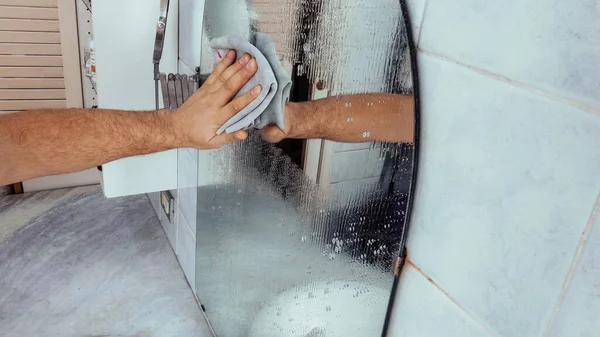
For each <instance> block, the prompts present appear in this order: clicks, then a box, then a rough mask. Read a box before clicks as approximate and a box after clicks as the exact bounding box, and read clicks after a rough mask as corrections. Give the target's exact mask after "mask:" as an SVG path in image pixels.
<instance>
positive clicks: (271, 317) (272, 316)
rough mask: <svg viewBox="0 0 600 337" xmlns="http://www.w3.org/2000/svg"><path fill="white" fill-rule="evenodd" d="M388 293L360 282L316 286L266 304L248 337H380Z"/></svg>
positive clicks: (304, 287) (301, 288)
mask: <svg viewBox="0 0 600 337" xmlns="http://www.w3.org/2000/svg"><path fill="white" fill-rule="evenodd" d="M389 296H390V291H389V290H385V289H382V288H380V287H377V286H372V285H369V284H365V283H360V282H344V281H328V282H316V283H310V284H308V285H303V286H298V287H295V288H293V289H290V290H287V291H285V292H283V293H281V294H279V295H278V296H276V297H275V298H273V299H272V300H271V301H269V302H268V303H266V304H265V306H264V307H263V309H262V310H261V311H260V312H259V313H258V315H257V316H256V318H255V320H254V323H253V324H252V327H251V328H250V333H249V334H248V337H365V336H379V335H380V334H381V330H382V328H383V320H384V317H385V313H386V310H387V303H388V299H389Z"/></svg>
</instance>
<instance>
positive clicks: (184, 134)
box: [0, 51, 261, 185]
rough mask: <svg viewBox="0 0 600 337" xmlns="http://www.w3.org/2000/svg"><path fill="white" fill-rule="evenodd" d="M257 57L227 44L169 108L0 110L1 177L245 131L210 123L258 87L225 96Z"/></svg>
mask: <svg viewBox="0 0 600 337" xmlns="http://www.w3.org/2000/svg"><path fill="white" fill-rule="evenodd" d="M256 70H257V65H256V60H253V59H252V58H251V57H250V55H244V57H242V58H241V59H240V61H238V62H235V52H233V51H230V52H229V53H228V54H227V56H226V57H225V58H224V59H223V61H221V63H219V64H218V65H217V67H216V68H215V70H214V72H213V73H212V75H211V76H210V77H209V78H208V80H207V81H206V83H205V84H204V85H203V86H202V88H200V89H199V90H198V92H197V93H196V94H194V95H193V96H192V97H190V98H189V99H188V100H187V101H186V102H185V104H183V106H182V107H181V108H179V109H177V110H175V111H170V110H159V111H120V110H105V109H57V110H37V111H26V112H18V113H13V114H7V115H0V185H5V184H11V183H14V182H18V181H23V180H26V179H31V178H35V177H40V176H47V175H53V174H61V173H70V172H75V171H79V170H83V169H87V168H90V167H96V166H98V165H103V164H105V163H108V162H110V161H113V160H116V159H120V158H123V157H128V156H136V155H142V154H148V153H154V152H159V151H165V150H170V149H174V148H179V147H195V148H197V149H213V148H217V147H220V146H223V145H225V144H227V143H230V142H233V141H235V140H239V139H244V138H246V137H247V134H246V132H245V131H238V132H235V133H233V134H230V135H227V134H222V135H218V136H217V130H218V129H219V128H220V127H221V126H222V125H223V124H224V123H225V122H226V121H227V120H229V119H230V118H231V117H232V116H234V115H235V114H236V113H238V112H239V111H240V110H242V109H243V108H244V107H246V105H248V104H249V103H250V102H252V101H253V100H254V99H255V98H256V96H257V95H258V94H259V93H260V90H261V88H260V87H257V88H254V89H253V90H251V91H250V92H249V93H247V94H246V95H244V96H241V97H238V98H236V99H234V100H233V101H231V102H230V100H231V99H232V98H233V97H234V96H235V95H236V94H237V92H238V91H239V90H240V88H242V86H244V84H246V83H247V82H248V80H249V79H250V78H251V77H252V76H253V75H254V74H255V73H256Z"/></svg>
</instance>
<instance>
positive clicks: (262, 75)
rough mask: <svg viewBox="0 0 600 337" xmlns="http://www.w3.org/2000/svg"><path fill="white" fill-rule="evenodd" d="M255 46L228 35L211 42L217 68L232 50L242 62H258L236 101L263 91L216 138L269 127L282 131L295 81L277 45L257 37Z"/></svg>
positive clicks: (266, 36) (255, 37)
mask: <svg viewBox="0 0 600 337" xmlns="http://www.w3.org/2000/svg"><path fill="white" fill-rule="evenodd" d="M252 40H253V41H252V42H251V41H248V39H246V38H245V37H243V36H241V35H227V36H223V37H220V38H217V39H214V40H212V41H211V42H210V44H209V46H210V47H211V48H212V49H213V52H214V55H215V65H216V64H217V63H218V62H220V61H221V59H223V57H225V54H226V53H227V51H228V50H230V49H233V50H235V51H236V53H237V58H238V59H239V58H240V57H242V56H243V55H244V54H245V53H248V54H250V55H252V56H253V57H254V58H255V59H256V63H257V65H258V70H257V71H256V74H255V75H254V76H253V77H252V78H251V79H250V81H248V83H246V84H245V85H244V86H243V87H242V89H240V91H239V92H238V94H237V95H236V96H235V97H239V96H242V95H244V94H246V93H247V92H248V91H250V90H252V88H254V87H255V86H257V85H259V84H260V85H261V87H262V91H261V93H260V94H259V95H258V97H256V99H254V101H252V103H250V104H249V105H248V106H247V107H246V108H244V109H243V110H242V111H240V112H238V113H237V114H236V115H235V116H233V117H232V118H231V119H230V120H228V121H227V122H226V123H225V124H224V125H223V126H222V127H221V128H220V129H219V130H218V131H217V134H221V133H223V131H225V132H227V133H232V132H235V131H238V130H242V129H249V128H252V127H254V128H256V129H262V128H264V127H265V126H267V125H270V124H275V125H277V126H278V127H279V128H280V129H282V130H283V127H284V125H283V114H284V112H285V103H286V102H287V101H288V99H289V97H290V90H291V88H292V79H291V77H290V75H289V74H288V73H287V71H286V70H285V69H284V68H283V65H282V64H281V62H280V61H279V57H278V56H277V51H276V50H275V42H274V41H273V39H271V37H270V36H269V35H266V34H262V33H256V34H254V36H252Z"/></svg>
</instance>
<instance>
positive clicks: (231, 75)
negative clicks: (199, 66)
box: [175, 50, 262, 150]
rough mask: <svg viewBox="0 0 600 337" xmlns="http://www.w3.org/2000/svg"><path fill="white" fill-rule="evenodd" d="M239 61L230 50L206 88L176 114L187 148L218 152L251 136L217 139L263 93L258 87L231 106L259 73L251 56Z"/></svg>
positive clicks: (240, 135) (220, 137)
mask: <svg viewBox="0 0 600 337" xmlns="http://www.w3.org/2000/svg"><path fill="white" fill-rule="evenodd" d="M235 57H236V55H235V51H233V50H230V51H229V52H228V53H227V54H226V55H225V57H224V58H223V60H222V61H221V62H220V63H219V64H218V65H217V66H216V68H215V70H214V71H213V73H212V74H211V75H210V77H209V78H208V79H207V80H206V82H205V83H204V84H203V85H202V87H201V88H200V89H199V90H198V91H197V92H196V93H195V94H194V95H193V96H192V97H190V98H189V99H188V100H187V101H186V102H185V103H184V104H183V106H181V108H179V109H178V110H177V111H176V112H175V114H176V115H175V117H176V119H177V123H178V124H179V129H180V130H182V131H181V132H182V134H183V135H185V137H186V139H184V140H182V141H183V143H184V144H185V146H186V147H194V148H196V149H199V150H205V149H214V148H218V147H221V146H223V145H225V144H227V143H231V142H234V141H236V140H242V139H246V137H247V136H248V134H247V133H246V131H244V130H240V131H236V132H234V133H231V134H225V133H223V134H221V135H217V130H218V129H219V128H220V127H221V126H222V125H223V124H225V122H227V121H228V120H229V119H230V118H231V117H233V116H234V115H235V114H237V113H238V112H240V111H241V110H242V109H244V108H245V107H246V106H247V105H248V104H250V103H251V102H252V101H253V100H254V99H255V98H256V97H257V96H258V94H260V92H261V90H262V88H261V87H260V86H257V87H255V88H253V89H252V90H250V91H249V92H248V93H246V94H245V95H243V96H240V97H238V98H236V99H234V100H233V101H231V102H230V100H231V99H232V98H233V97H234V96H235V95H236V94H237V93H238V91H239V90H240V89H241V88H242V87H243V86H244V85H245V84H246V83H247V82H248V80H249V79H250V78H251V77H252V76H254V74H255V73H256V70H257V65H256V59H254V58H252V57H251V56H250V55H249V54H245V55H244V56H243V57H241V58H240V59H239V60H238V61H237V62H235ZM234 62H235V63H234Z"/></svg>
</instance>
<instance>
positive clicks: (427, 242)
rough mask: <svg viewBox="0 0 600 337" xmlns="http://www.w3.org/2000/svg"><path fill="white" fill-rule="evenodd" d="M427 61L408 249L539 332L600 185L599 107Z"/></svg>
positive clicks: (423, 59)
mask: <svg viewBox="0 0 600 337" xmlns="http://www.w3.org/2000/svg"><path fill="white" fill-rule="evenodd" d="M419 61H420V66H421V69H420V73H421V82H422V84H423V85H422V96H421V102H422V104H423V106H422V107H423V110H422V116H423V125H422V143H421V161H420V164H419V171H420V172H419V177H418V184H417V195H416V203H415V209H414V212H415V213H414V215H413V220H412V221H413V222H412V228H411V235H410V240H409V252H410V255H411V256H412V259H413V260H414V261H415V262H416V264H417V265H419V266H420V267H421V268H423V270H424V271H425V272H426V273H427V274H429V275H430V276H431V277H432V278H433V279H434V280H435V281H437V282H438V283H439V284H440V285H441V287H442V288H444V289H445V290H446V291H448V293H449V294H450V295H451V296H452V297H454V298H455V299H457V300H458V302H459V303H461V305H463V306H464V307H466V308H467V309H468V310H470V311H471V312H473V313H475V314H476V315H478V316H479V317H481V319H482V320H484V321H485V322H486V323H487V324H488V325H490V326H492V327H493V328H494V329H496V330H497V331H499V332H500V333H501V335H503V336H511V337H518V336H528V337H529V336H538V335H539V334H540V332H541V329H543V328H542V327H543V326H544V325H545V324H547V320H548V318H549V317H550V313H551V310H552V308H553V304H554V302H555V301H556V299H557V298H558V294H559V292H560V289H561V286H562V282H563V281H564V279H565V276H566V273H567V271H568V269H569V266H570V264H571V261H572V259H573V256H574V253H575V249H576V246H577V244H578V242H579V237H580V235H581V233H582V231H583V228H584V226H585V224H586V222H587V220H588V217H589V215H590V212H591V210H592V207H593V204H594V203H595V199H596V197H597V194H598V191H600V147H599V146H598V144H600V116H597V115H595V114H592V113H589V112H584V111H580V110H577V109H575V108H573V107H571V106H568V105H563V104H561V103H558V102H556V101H554V100H550V99H547V98H545V97H543V96H539V95H534V94H531V93H530V92H529V91H525V90H523V89H519V88H517V87H514V86H512V85H509V84H506V83H504V82H500V81H496V80H494V79H492V78H490V77H486V76H483V75H480V74H478V73H475V72H473V71H470V70H468V69H466V68H464V67H461V66H458V65H456V64H455V63H452V62H446V61H441V60H439V59H437V58H435V57H430V56H426V55H421V56H420V59H419Z"/></svg>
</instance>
